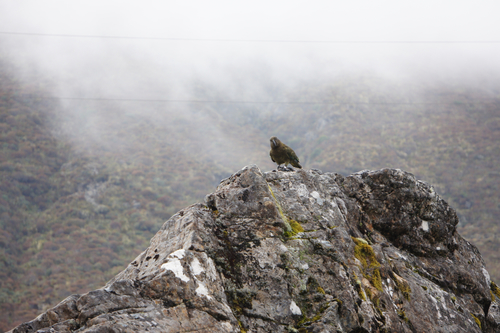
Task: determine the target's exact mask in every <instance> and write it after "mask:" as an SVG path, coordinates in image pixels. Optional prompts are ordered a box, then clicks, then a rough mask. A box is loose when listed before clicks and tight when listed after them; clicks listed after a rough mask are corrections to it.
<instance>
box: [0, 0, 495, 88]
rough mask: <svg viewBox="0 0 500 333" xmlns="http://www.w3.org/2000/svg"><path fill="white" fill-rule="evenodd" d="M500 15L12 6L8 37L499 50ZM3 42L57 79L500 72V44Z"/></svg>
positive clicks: (400, 7)
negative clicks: (254, 72) (78, 74)
mask: <svg viewBox="0 0 500 333" xmlns="http://www.w3.org/2000/svg"><path fill="white" fill-rule="evenodd" d="M499 12H500V2H498V1H418V2H416V1H412V2H410V1H350V2H346V1H307V2H306V1H251V2H243V1H5V0H2V1H0V31H2V32H22V33H43V34H68V35H97V36H125V37H127V36H128V37H159V38H188V39H231V40H287V41H410V42H411V41H499V40H500V20H499V19H498V15H497V14H498V13H499ZM2 41H3V43H4V44H5V45H8V48H9V49H10V51H11V52H14V53H15V52H16V51H15V49H17V50H18V54H22V55H23V56H26V57H29V58H30V59H35V62H36V63H38V64H40V65H42V66H43V67H45V68H50V69H52V70H53V71H54V72H55V73H56V74H55V75H56V76H57V75H61V73H62V72H65V71H68V70H77V68H79V69H82V68H84V67H86V66H87V69H88V68H89V67H88V66H90V63H94V64H95V63H96V62H104V61H105V60H109V58H110V57H111V58H114V59H115V60H116V61H118V62H120V61H130V60H124V58H128V59H130V58H132V57H133V58H135V59H143V60H146V59H147V60H146V61H147V63H148V64H150V65H152V64H155V65H157V66H159V67H162V68H169V70H170V71H173V72H172V73H175V75H180V73H181V72H182V73H184V74H186V73H188V75H190V76H197V75H200V76H208V77H210V76H211V75H214V69H216V68H225V69H229V70H230V71H234V70H235V69H240V68H243V67H244V66H248V65H249V64H257V66H263V65H264V64H265V65H266V66H269V67H270V69H272V71H273V72H276V73H277V74H276V75H277V76H279V77H281V76H283V78H284V79H287V80H288V79H289V78H290V77H292V78H298V77H302V76H307V75H316V74H317V73H322V74H325V73H330V72H336V71H339V70H343V69H360V70H365V69H367V68H369V69H373V70H380V71H383V72H387V73H392V74H394V73H399V74H398V75H400V74H401V71H402V69H403V68H404V69H405V70H409V71H424V72H425V71H428V72H436V71H443V72H446V71H449V72H460V71H465V72H467V71H469V72H470V71H472V72H474V71H476V70H483V71H484V70H485V69H486V72H490V71H491V70H493V71H495V72H497V71H498V70H499V69H500V60H498V59H500V44H499V43H497V44H446V43H445V44H335V43H331V44H330V43H279V42H270V43H265V42H214V41H167V40H127V39H125V40H122V39H117V40H115V39H95V38H62V37H33V36H19V35H0V42H2ZM111 61H114V60H112V59H111ZM259 64H260V65H259ZM122 65H123V67H120V69H118V68H115V69H113V68H114V67H117V66H118V64H116V63H115V64H110V65H109V68H108V70H110V71H112V72H113V73H114V75H115V76H117V77H119V78H122V79H126V78H127V75H126V74H124V73H123V71H124V68H126V65H125V64H122ZM92 69H96V68H92ZM438 69H439V70H438ZM85 71H86V72H87V73H89V70H85ZM151 71H153V72H155V71H156V69H151ZM169 73H170V72H169ZM218 74H219V76H220V73H218ZM65 76H67V73H66V74H65Z"/></svg>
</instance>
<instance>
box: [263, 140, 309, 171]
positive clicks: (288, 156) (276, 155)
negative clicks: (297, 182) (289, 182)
mask: <svg viewBox="0 0 500 333" xmlns="http://www.w3.org/2000/svg"><path fill="white" fill-rule="evenodd" d="M270 141H271V151H270V152H269V155H271V160H273V162H275V163H277V164H278V170H279V169H280V167H281V164H283V163H285V169H287V166H288V164H289V163H290V164H291V165H292V166H294V167H296V168H299V169H302V166H301V165H300V164H299V158H298V157H297V155H296V154H295V152H294V151H293V149H292V148H290V147H288V146H287V145H286V144H284V143H283V142H281V141H280V140H279V139H278V138H277V137H275V136H273V137H272V138H271V139H270Z"/></svg>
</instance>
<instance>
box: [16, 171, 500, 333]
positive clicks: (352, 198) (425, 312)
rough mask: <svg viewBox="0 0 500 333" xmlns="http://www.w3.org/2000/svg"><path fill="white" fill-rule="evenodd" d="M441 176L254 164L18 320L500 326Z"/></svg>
mask: <svg viewBox="0 0 500 333" xmlns="http://www.w3.org/2000/svg"><path fill="white" fill-rule="evenodd" d="M457 223H458V217H457V214H456V213H455V211H454V210H453V209H452V208H451V207H450V206H449V205H448V204H447V203H446V202H445V201H444V200H443V199H442V198H441V197H440V196H439V195H438V194H437V193H436V192H435V190H434V189H433V188H432V186H430V185H428V184H426V183H424V182H421V181H418V180H417V179H416V178H415V177H414V176H413V175H412V174H410V173H407V172H404V171H401V170H395V169H383V170H376V171H361V172H358V173H355V174H353V175H351V176H349V177H343V176H341V175H339V174H334V173H322V172H321V171H319V170H309V171H306V170H298V171H297V172H279V171H278V172H276V171H273V172H267V173H262V172H261V171H260V170H259V168H258V167H257V166H255V165H250V166H247V167H245V168H243V169H242V170H240V171H238V172H237V173H235V174H233V175H232V176H231V177H229V178H227V179H224V180H223V181H221V183H220V185H219V186H218V187H217V189H216V191H215V192H214V193H211V194H209V195H207V196H206V198H205V203H198V204H194V205H192V206H189V207H187V208H185V209H183V210H182V211H180V212H178V213H177V214H175V215H174V216H172V218H170V219H169V220H168V221H166V222H165V224H164V225H163V226H162V228H161V229H160V230H159V231H158V233H157V234H156V235H155V236H154V237H153V238H152V239H151V244H150V246H149V247H148V248H147V249H146V250H145V251H144V252H143V253H141V254H140V255H139V256H138V257H137V258H136V259H135V260H134V261H133V262H132V263H130V264H129V265H128V267H127V268H126V269H125V270H123V271H122V272H121V273H119V274H118V275H117V276H115V277H114V278H113V279H112V280H111V281H109V282H108V283H107V284H106V285H105V286H104V287H103V288H101V289H98V290H94V291H91V292H89V293H87V294H84V295H73V296H70V297H68V298H66V299H65V300H64V301H62V302H61V303H59V304H58V305H57V306H55V307H54V308H52V309H50V310H48V311H47V312H45V313H42V314H41V315H40V316H38V317H37V318H35V319H34V320H32V321H30V322H27V323H24V324H22V325H20V326H18V327H16V328H14V329H13V330H12V331H10V332H14V333H18V332H40V333H41V332H82V333H83V332H85V333H89V332H96V333H97V332H145V331H148V332H195V331H196V332H301V333H303V332H315V333H323V332H427V333H433V332H442V333H445V332H449V333H452V332H453V333H456V332H464V333H465V332H499V331H500V310H499V304H498V300H493V298H492V294H491V292H490V283H491V282H490V278H489V274H488V272H487V271H486V269H485V267H484V262H483V259H482V257H481V255H480V253H479V252H478V250H477V248H476V247H475V246H474V245H472V244H470V243H469V242H467V241H466V240H464V239H463V238H462V237H461V236H460V235H459V234H458V233H457V231H456V225H457Z"/></svg>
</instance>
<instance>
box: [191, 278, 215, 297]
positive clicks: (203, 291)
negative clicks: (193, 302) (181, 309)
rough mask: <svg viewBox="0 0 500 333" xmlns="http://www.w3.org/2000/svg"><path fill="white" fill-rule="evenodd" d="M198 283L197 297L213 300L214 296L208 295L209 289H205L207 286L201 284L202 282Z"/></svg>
mask: <svg viewBox="0 0 500 333" xmlns="http://www.w3.org/2000/svg"><path fill="white" fill-rule="evenodd" d="M197 282H198V288H196V290H195V291H196V295H198V296H205V297H206V298H208V299H212V296H210V295H209V294H208V289H207V287H205V285H204V284H203V283H201V282H200V281H197Z"/></svg>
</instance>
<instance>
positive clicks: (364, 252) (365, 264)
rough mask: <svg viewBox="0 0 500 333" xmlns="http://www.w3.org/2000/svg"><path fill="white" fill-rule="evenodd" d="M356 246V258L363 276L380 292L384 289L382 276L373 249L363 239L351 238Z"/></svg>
mask: <svg viewBox="0 0 500 333" xmlns="http://www.w3.org/2000/svg"><path fill="white" fill-rule="evenodd" d="M351 238H352V240H353V241H354V243H355V244H356V246H355V247H354V257H356V259H358V260H359V261H360V262H361V266H362V267H361V268H362V273H363V276H364V277H365V278H366V279H367V280H369V281H370V282H371V284H372V285H373V286H374V287H375V288H376V289H377V290H379V291H383V289H382V277H381V275H380V269H379V267H380V263H379V262H378V260H377V257H376V256H375V252H374V251H373V248H372V247H371V246H370V245H369V244H368V242H367V241H366V240H364V239H362V238H355V237H351Z"/></svg>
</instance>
